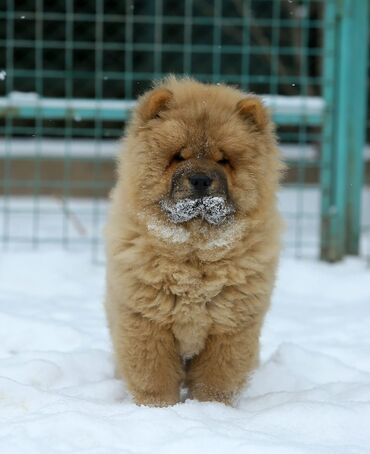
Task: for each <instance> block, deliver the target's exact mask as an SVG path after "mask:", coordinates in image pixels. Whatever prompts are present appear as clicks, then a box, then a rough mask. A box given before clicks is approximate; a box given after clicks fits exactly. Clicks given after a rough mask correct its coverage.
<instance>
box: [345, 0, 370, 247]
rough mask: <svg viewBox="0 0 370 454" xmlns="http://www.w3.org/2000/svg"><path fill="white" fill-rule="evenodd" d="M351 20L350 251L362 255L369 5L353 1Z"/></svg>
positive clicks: (348, 128) (348, 237) (348, 227)
mask: <svg viewBox="0 0 370 454" xmlns="http://www.w3.org/2000/svg"><path fill="white" fill-rule="evenodd" d="M349 7H350V11H349V13H350V20H351V28H352V29H351V41H350V42H349V43H348V46H350V48H351V49H350V50H351V54H350V55H351V63H350V64H349V65H348V66H349V71H350V74H351V80H349V86H348V90H349V91H350V93H351V96H350V99H349V101H350V104H349V106H348V119H347V131H348V135H347V141H348V142H347V145H348V179H347V209H346V213H347V219H346V245H345V247H346V252H347V253H348V254H358V253H359V240H360V231H361V195H362V194H361V192H362V185H363V177H364V154H363V151H364V145H365V128H366V99H367V68H368V25H369V2H368V1H367V0H365V1H364V0H354V1H353V0H352V1H349Z"/></svg>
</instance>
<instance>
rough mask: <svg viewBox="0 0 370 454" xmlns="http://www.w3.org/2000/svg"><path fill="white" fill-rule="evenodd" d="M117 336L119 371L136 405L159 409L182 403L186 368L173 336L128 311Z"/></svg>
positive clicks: (163, 328) (116, 349)
mask: <svg viewBox="0 0 370 454" xmlns="http://www.w3.org/2000/svg"><path fill="white" fill-rule="evenodd" d="M115 334H116V335H115V336H114V344H115V351H116V360H117V366H118V370H119V372H120V374H121V375H122V376H123V378H124V379H125V381H126V383H127V386H128V388H129V390H130V391H131V393H132V394H133V397H134V400H135V402H136V403H137V404H139V405H149V406H156V407H163V406H167V405H173V404H175V403H177V402H179V399H180V385H181V382H182V380H183V368H182V361H181V358H180V355H179V354H178V351H177V348H176V343H175V339H174V337H173V334H172V332H171V331H170V330H169V329H166V328H165V327H162V326H160V325H159V324H158V323H156V322H154V321H151V320H148V319H146V318H144V317H143V316H141V315H140V314H136V313H132V312H131V311H127V312H126V313H124V314H122V319H121V320H120V321H119V323H118V324H116V328H115Z"/></svg>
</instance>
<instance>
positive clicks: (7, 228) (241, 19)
mask: <svg viewBox="0 0 370 454" xmlns="http://www.w3.org/2000/svg"><path fill="white" fill-rule="evenodd" d="M1 5H2V6H1V8H0V172H1V174H0V176H1V187H0V216H1V218H0V242H1V243H2V244H3V245H4V247H13V246H16V245H20V247H24V246H25V245H28V244H32V245H34V246H38V245H41V244H43V243H62V244H63V245H64V246H66V247H72V246H78V245H83V244H90V245H92V246H93V250H94V251H97V250H98V247H99V244H100V243H101V225H102V223H103V221H104V217H105V210H106V196H107V193H108V191H109V189H110V188H111V186H112V184H113V181H114V172H113V167H114V154H115V152H116V150H117V144H116V140H117V138H119V137H120V136H121V135H122V131H123V124H124V121H125V120H127V118H128V115H129V112H130V109H131V108H132V106H133V105H134V100H135V98H136V96H137V95H139V94H141V93H142V92H143V91H144V90H145V89H147V88H148V87H149V86H150V84H151V81H152V80H153V79H157V78H160V77H162V76H164V75H166V74H168V73H176V74H190V75H193V76H194V77H196V78H198V79H200V80H204V81H209V82H214V83H217V82H226V83H230V84H234V85H237V86H239V87H240V88H242V89H244V90H246V91H253V92H255V93H258V94H261V95H263V96H264V98H265V102H266V103H267V104H268V106H269V107H270V108H271V111H272V113H273V116H274V119H275V121H276V123H277V125H278V133H279V138H280V142H281V146H282V150H283V154H284V157H285V159H286V161H287V163H288V166H289V172H288V173H287V177H286V181H285V184H284V187H283V190H282V197H281V204H282V210H283V213H284V215H285V217H286V219H287V223H288V230H289V235H288V236H287V241H286V245H287V250H288V251H290V252H292V253H294V254H295V255H297V256H302V255H306V253H310V254H314V255H315V254H316V255H318V254H319V251H321V256H322V258H324V259H327V260H331V261H334V260H338V259H340V258H341V257H343V255H345V254H346V253H357V252H358V241H359V235H360V192H361V188H362V175H363V165H364V161H363V155H362V152H363V142H364V128H365V98H366V83H365V81H366V69H367V68H366V62H367V57H366V52H367V26H368V2H367V1H362V0H325V1H324V0H302V1H298V0H215V1H210V0H185V1H183V2H179V1H175V0H155V1H149V0H135V1H126V2H124V1H122V2H116V1H113V0H105V1H103V0H96V1H85V2H84V1H79V2H76V1H73V0H65V1H56V0H55V1H53V2H46V1H44V0H17V1H15V0H7V1H6V2H5V1H4V0H3V1H2V3H1ZM1 137H2V138H1Z"/></svg>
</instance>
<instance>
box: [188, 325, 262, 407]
mask: <svg viewBox="0 0 370 454" xmlns="http://www.w3.org/2000/svg"><path fill="white" fill-rule="evenodd" d="M259 333H260V326H259V324H256V325H254V326H249V327H245V328H244V329H241V330H238V332H236V333H227V334H213V335H210V336H209V337H208V339H207V341H206V344H205V347H204V349H203V350H202V351H201V352H200V354H199V355H197V356H196V357H194V358H193V359H192V360H191V362H190V364H189V366H188V370H187V377H186V383H187V386H188V388H189V392H190V395H191V397H192V398H195V399H197V400H199V401H218V402H223V403H225V404H228V405H231V404H233V403H234V401H235V398H236V397H237V395H238V393H239V392H240V390H241V389H242V387H243V385H244V384H245V382H246V380H247V378H248V375H249V373H250V372H251V371H252V370H253V369H254V368H255V367H256V366H257V364H258V354H259Z"/></svg>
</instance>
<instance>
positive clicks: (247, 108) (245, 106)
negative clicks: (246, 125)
mask: <svg viewBox="0 0 370 454" xmlns="http://www.w3.org/2000/svg"><path fill="white" fill-rule="evenodd" d="M236 110H237V112H238V114H239V115H241V116H242V117H243V118H244V119H246V120H247V121H248V122H250V123H252V124H253V125H255V126H256V127H257V128H258V129H260V130H263V129H265V128H266V126H267V125H268V124H269V122H270V115H269V113H268V111H267V109H266V107H265V106H264V105H263V103H262V101H261V100H260V99H259V98H258V97H257V96H248V97H247V98H244V99H241V100H240V101H239V102H238V104H237V105H236Z"/></svg>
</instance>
